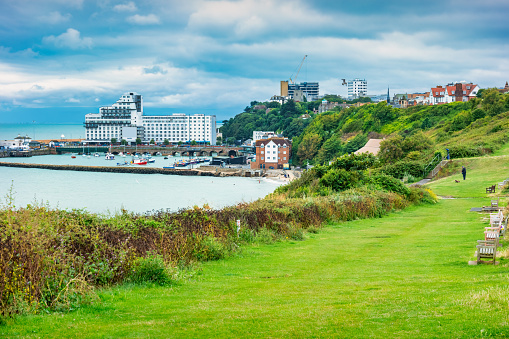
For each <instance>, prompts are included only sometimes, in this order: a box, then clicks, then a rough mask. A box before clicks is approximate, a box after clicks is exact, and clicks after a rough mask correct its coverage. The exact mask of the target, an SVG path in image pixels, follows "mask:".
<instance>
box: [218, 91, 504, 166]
mask: <svg viewBox="0 0 509 339" xmlns="http://www.w3.org/2000/svg"><path fill="white" fill-rule="evenodd" d="M480 93H481V94H480V95H481V97H480V98H477V99H474V100H471V101H469V102H456V103H451V104H443V105H436V106H412V107H408V108H403V109H401V108H393V107H391V106H389V105H387V104H386V103H385V102H382V103H378V104H367V105H363V106H360V107H350V108H348V109H341V108H339V107H338V108H335V109H334V110H333V111H329V112H325V113H322V114H313V113H312V111H313V108H316V107H318V105H319V103H320V102H319V101H315V102H311V103H294V102H293V101H290V102H288V103H286V104H284V105H283V106H280V107H273V108H269V109H266V110H255V109H254V107H255V106H256V105H252V106H248V107H246V112H244V113H241V114H239V115H237V116H236V117H235V118H232V119H230V120H229V121H228V122H227V123H226V124H225V126H223V129H222V131H223V133H224V135H225V136H226V137H228V136H232V137H233V138H234V139H235V140H238V139H241V140H246V139H248V138H251V136H252V131H253V130H270V131H279V132H282V133H283V134H284V135H285V137H287V138H290V139H292V153H293V155H292V164H293V165H295V166H298V165H306V164H308V163H309V164H312V165H316V164H324V163H328V162H329V161H331V160H333V159H335V158H336V157H338V156H341V155H343V154H347V153H351V152H354V151H356V150H358V149H359V148H361V147H362V146H364V144H365V143H366V142H367V140H368V139H370V138H382V137H385V138H388V139H391V138H394V139H391V142H390V143H389V144H403V143H406V145H403V146H402V149H399V150H396V153H394V152H393V151H392V150H391V151H390V152H389V153H392V154H391V155H390V157H389V158H387V157H386V159H383V156H382V160H385V161H382V162H383V163H385V164H392V163H394V162H395V161H396V160H398V161H399V160H408V161H420V162H422V163H423V164H424V163H428V162H429V161H431V159H432V158H433V157H434V156H435V153H436V152H438V153H441V155H442V156H446V154H447V152H446V148H448V149H449V151H450V156H451V157H453V158H459V157H465V156H480V155H484V154H491V153H493V152H494V151H495V150H496V149H498V148H499V147H500V146H501V145H502V144H504V143H505V142H506V141H507V140H508V135H507V131H506V130H507V127H508V126H509V120H508V114H507V112H508V111H509V95H502V94H500V93H499V92H498V91H497V90H496V89H489V90H484V91H480ZM329 99H331V100H333V99H334V98H329ZM336 99H340V98H336ZM252 104H260V103H252ZM264 105H266V106H270V105H273V106H277V105H278V104H274V103H270V104H269V103H264ZM306 113H307V114H308V115H309V117H307V118H306V119H303V118H302V115H303V114H306ZM408 138H414V140H411V139H408ZM405 140H406V141H405ZM422 142H424V144H422V145H423V147H420V149H419V143H422ZM386 145H387V143H386ZM415 146H417V147H415ZM398 152H399V154H397V153H398ZM422 166H423V165H422ZM422 166H421V167H422ZM414 174H415V173H414Z"/></svg>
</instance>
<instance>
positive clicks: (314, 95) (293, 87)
mask: <svg viewBox="0 0 509 339" xmlns="http://www.w3.org/2000/svg"><path fill="white" fill-rule="evenodd" d="M288 96H289V97H290V98H292V99H293V100H295V101H303V100H304V97H306V100H307V101H314V100H317V99H318V97H319V96H320V85H319V83H318V82H301V83H300V84H288Z"/></svg>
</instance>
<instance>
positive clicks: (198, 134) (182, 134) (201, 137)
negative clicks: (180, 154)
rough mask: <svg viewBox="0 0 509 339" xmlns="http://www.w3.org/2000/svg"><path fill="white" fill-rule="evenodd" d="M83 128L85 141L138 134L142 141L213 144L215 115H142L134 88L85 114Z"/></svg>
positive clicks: (107, 139)
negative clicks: (111, 103) (113, 100)
mask: <svg viewBox="0 0 509 339" xmlns="http://www.w3.org/2000/svg"><path fill="white" fill-rule="evenodd" d="M85 128H86V141H87V142H88V143H94V142H103V143H104V142H109V141H111V139H112V138H115V139H117V140H118V141H120V140H122V139H125V140H126V141H128V142H134V141H136V139H137V138H140V139H141V140H142V141H143V142H150V141H151V140H154V142H156V143H162V142H164V141H165V140H168V141H169V142H170V143H178V142H183V143H184V142H191V141H193V140H194V141H196V142H198V143H210V144H211V145H215V144H216V116H215V115H205V114H193V115H186V114H183V113H174V114H172V115H143V98H142V96H141V95H139V94H137V93H133V92H130V93H125V94H124V95H122V97H121V98H120V99H118V100H117V102H116V103H115V104H113V105H112V106H105V107H101V108H100V109H99V113H90V114H87V115H86V116H85Z"/></svg>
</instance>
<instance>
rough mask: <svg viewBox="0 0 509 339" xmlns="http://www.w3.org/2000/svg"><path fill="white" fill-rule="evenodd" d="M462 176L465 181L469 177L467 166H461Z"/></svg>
mask: <svg viewBox="0 0 509 339" xmlns="http://www.w3.org/2000/svg"><path fill="white" fill-rule="evenodd" d="M461 174H463V180H465V178H466V177H467V169H466V168H465V166H461Z"/></svg>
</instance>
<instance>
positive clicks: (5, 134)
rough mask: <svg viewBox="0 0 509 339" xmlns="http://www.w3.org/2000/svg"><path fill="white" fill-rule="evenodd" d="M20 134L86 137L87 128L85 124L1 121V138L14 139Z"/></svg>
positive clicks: (49, 137)
mask: <svg viewBox="0 0 509 339" xmlns="http://www.w3.org/2000/svg"><path fill="white" fill-rule="evenodd" d="M18 135H20V136H23V137H24V136H29V137H30V138H32V139H33V140H61V139H84V138H85V136H86V130H85V127H84V126H83V124H47V125H45V124H3V123H0V140H12V139H14V138H15V137H17V136H18ZM62 135H63V137H62Z"/></svg>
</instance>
